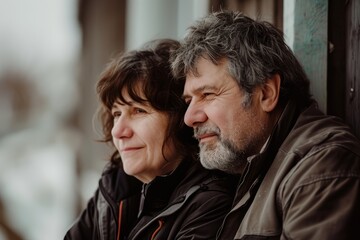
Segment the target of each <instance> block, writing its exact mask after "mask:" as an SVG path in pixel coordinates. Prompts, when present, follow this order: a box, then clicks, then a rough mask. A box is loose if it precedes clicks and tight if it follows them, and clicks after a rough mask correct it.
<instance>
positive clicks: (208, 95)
mask: <svg viewBox="0 0 360 240" xmlns="http://www.w3.org/2000/svg"><path fill="white" fill-rule="evenodd" d="M214 96H215V93H212V92H205V93H203V97H204V98H212V97H214Z"/></svg>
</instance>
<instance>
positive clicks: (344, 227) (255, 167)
mask: <svg viewBox="0 0 360 240" xmlns="http://www.w3.org/2000/svg"><path fill="white" fill-rule="evenodd" d="M241 182H242V184H240V185H239V186H238V191H237V196H236V198H235V202H234V206H233V209H232V211H231V212H230V213H229V214H228V215H227V217H226V219H225V221H224V224H223V226H222V228H221V229H220V233H219V236H218V239H224V240H229V239H306V240H309V239H316V240H320V239H341V240H344V239H360V143H359V140H358V139H356V138H355V137H354V136H353V135H352V134H351V133H350V130H349V129H348V127H346V126H345V125H344V124H343V123H342V122H341V120H340V119H338V118H335V117H330V116H325V115H324V114H322V113H321V112H320V111H319V110H318V109H317V107H316V104H315V103H314V104H312V105H311V106H310V107H309V108H307V109H305V110H304V111H302V110H300V109H297V108H296V107H295V105H293V104H292V103H289V104H288V106H287V107H286V109H285V110H284V113H283V114H282V116H281V118H280V120H279V122H278V124H277V126H276V128H275V130H274V132H273V134H272V135H271V137H270V139H269V141H268V143H267V146H266V149H265V151H263V152H262V153H261V154H259V155H258V156H256V157H255V158H254V159H253V160H251V162H250V164H249V166H248V169H247V173H246V174H245V175H244V176H243V179H242V181H241Z"/></svg>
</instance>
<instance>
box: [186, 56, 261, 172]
mask: <svg viewBox="0 0 360 240" xmlns="http://www.w3.org/2000/svg"><path fill="white" fill-rule="evenodd" d="M196 69H197V71H198V74H196V76H194V75H193V74H188V75H187V77H186V82H185V87H184V99H185V101H186V102H187V103H188V105H189V106H188V109H187V111H186V113H185V123H186V124H187V125H188V126H190V127H193V128H194V135H195V137H196V138H197V139H198V141H199V146H200V161H201V163H202V164H203V166H204V167H206V168H209V169H220V170H222V171H225V172H229V173H241V172H242V171H243V168H244V166H245V164H246V159H247V157H249V156H251V155H253V154H256V153H258V152H259V151H260V148H261V147H262V145H263V144H264V142H265V140H266V133H265V132H266V131H264V129H265V127H266V117H265V114H264V112H263V111H262V110H261V107H260V103H259V99H260V97H259V94H260V92H261V90H260V88H255V89H254V91H253V93H252V95H251V102H250V103H248V104H244V102H245V101H246V94H245V92H244V91H242V90H241V89H240V88H239V85H238V83H237V82H236V81H235V80H234V79H233V78H232V77H231V76H230V75H229V74H228V71H227V61H225V60H224V61H223V62H222V63H221V64H219V65H215V64H213V63H212V62H211V61H209V60H207V59H204V58H200V59H199V60H198V62H197V65H196Z"/></svg>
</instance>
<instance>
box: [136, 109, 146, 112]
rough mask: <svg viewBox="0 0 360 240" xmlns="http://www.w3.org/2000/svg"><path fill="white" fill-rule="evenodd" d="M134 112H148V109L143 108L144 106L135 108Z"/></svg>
mask: <svg viewBox="0 0 360 240" xmlns="http://www.w3.org/2000/svg"><path fill="white" fill-rule="evenodd" d="M134 112H135V113H146V111H145V110H144V109H142V108H135V109H134Z"/></svg>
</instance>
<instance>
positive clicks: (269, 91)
mask: <svg viewBox="0 0 360 240" xmlns="http://www.w3.org/2000/svg"><path fill="white" fill-rule="evenodd" d="M280 83H281V78H280V76H279V74H274V75H272V77H271V78H269V79H267V80H266V82H265V84H264V85H263V86H262V88H261V101H260V104H261V107H262V109H263V110H264V111H265V112H271V111H273V110H274V109H275V107H276V105H277V103H278V101H279V95H280Z"/></svg>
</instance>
